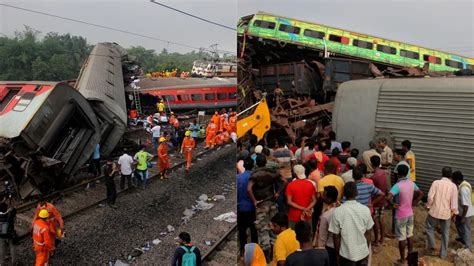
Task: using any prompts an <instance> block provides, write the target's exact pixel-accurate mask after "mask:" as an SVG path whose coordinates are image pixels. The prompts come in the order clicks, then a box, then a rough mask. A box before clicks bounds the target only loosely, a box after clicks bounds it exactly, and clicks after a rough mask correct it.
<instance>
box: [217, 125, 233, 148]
mask: <svg viewBox="0 0 474 266" xmlns="http://www.w3.org/2000/svg"><path fill="white" fill-rule="evenodd" d="M229 139H230V136H229V132H227V130H226V129H225V128H224V129H223V131H222V132H221V133H219V134H218V135H217V136H216V145H222V144H226V143H227V142H229Z"/></svg>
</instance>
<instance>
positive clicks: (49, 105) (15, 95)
mask: <svg viewBox="0 0 474 266" xmlns="http://www.w3.org/2000/svg"><path fill="white" fill-rule="evenodd" d="M0 125H2V126H1V127H0V137H1V138H0V175H1V177H2V178H3V180H4V181H13V182H10V183H12V184H13V186H14V188H15V190H16V192H17V193H18V194H19V196H20V197H21V198H26V197H28V196H30V195H32V194H37V192H39V191H40V192H43V193H47V192H48V191H50V190H51V189H54V188H55V187H57V186H59V185H60V184H61V183H62V181H63V180H62V178H61V177H62V176H63V175H69V174H72V173H74V172H75V171H77V170H78V168H79V167H80V166H81V165H83V164H85V163H86V161H87V160H88V159H89V156H90V154H91V153H92V152H93V150H94V147H95V145H96V143H98V142H99V141H100V130H99V123H98V121H97V118H96V116H95V113H94V110H93V109H92V107H91V106H90V104H89V103H88V102H87V100H86V99H85V98H84V97H83V96H82V95H81V94H80V93H79V92H78V91H77V90H75V89H74V88H72V87H71V86H69V85H68V84H66V83H56V82H8V81H6V82H5V81H3V82H0ZM35 192H36V193H35Z"/></svg>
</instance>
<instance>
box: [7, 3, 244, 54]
mask: <svg viewBox="0 0 474 266" xmlns="http://www.w3.org/2000/svg"><path fill="white" fill-rule="evenodd" d="M0 6H5V7H10V8H14V9H19V10H23V11H27V12H31V13H36V14H40V15H44V16H49V17H53V18H59V19H63V20H68V21H73V22H76V23H81V24H85V25H89V26H94V27H98V28H102V29H107V30H112V31H116V32H121V33H125V34H130V35H134V36H139V37H143V38H147V39H152V40H156V41H160V42H164V43H168V44H170V43H171V44H174V45H178V46H182V47H187V48H192V49H203V50H205V51H209V52H212V51H211V50H210V49H207V48H202V47H196V46H192V45H188V44H182V43H177V42H173V41H168V40H164V39H160V38H156V37H153V36H148V35H143V34H139V33H134V32H130V31H126V30H121V29H117V28H112V27H109V26H103V25H99V24H95V23H91V22H87V21H82V20H78V19H72V18H67V17H62V16H58V15H53V14H49V13H45V12H41V11H36V10H32V9H27V8H22V7H18V6H12V5H8V4H3V3H0ZM219 52H222V53H228V54H234V53H235V51H234V52H231V51H226V50H219Z"/></svg>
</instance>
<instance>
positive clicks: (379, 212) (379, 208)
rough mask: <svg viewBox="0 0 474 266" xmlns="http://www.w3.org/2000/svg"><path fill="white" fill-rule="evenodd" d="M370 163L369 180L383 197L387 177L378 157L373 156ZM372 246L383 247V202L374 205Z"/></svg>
mask: <svg viewBox="0 0 474 266" xmlns="http://www.w3.org/2000/svg"><path fill="white" fill-rule="evenodd" d="M370 163H371V164H372V165H373V166H374V174H373V175H372V177H371V179H372V181H373V182H374V186H375V187H376V188H378V189H380V190H381V191H382V192H383V193H384V194H385V195H388V194H387V193H388V186H387V177H386V174H385V170H383V169H381V168H380V157H378V156H376V155H374V156H372V157H370ZM373 207H374V222H375V228H374V236H375V241H374V246H375V247H377V246H379V245H380V246H381V245H383V239H384V235H385V228H384V221H383V212H384V207H385V201H384V200H381V201H379V202H378V203H376V204H374V206H373Z"/></svg>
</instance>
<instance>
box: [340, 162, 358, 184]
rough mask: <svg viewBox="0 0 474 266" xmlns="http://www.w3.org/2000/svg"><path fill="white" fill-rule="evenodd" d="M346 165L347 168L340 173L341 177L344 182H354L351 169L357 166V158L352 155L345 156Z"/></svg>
mask: <svg viewBox="0 0 474 266" xmlns="http://www.w3.org/2000/svg"><path fill="white" fill-rule="evenodd" d="M347 166H348V167H349V168H348V169H347V171H346V172H345V173H343V174H342V175H341V178H342V179H343V180H344V184H345V183H347V182H354V179H353V178H352V170H353V169H354V167H356V166H357V159H356V158H354V157H349V158H347Z"/></svg>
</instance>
